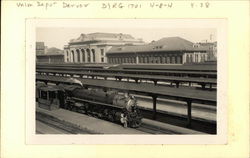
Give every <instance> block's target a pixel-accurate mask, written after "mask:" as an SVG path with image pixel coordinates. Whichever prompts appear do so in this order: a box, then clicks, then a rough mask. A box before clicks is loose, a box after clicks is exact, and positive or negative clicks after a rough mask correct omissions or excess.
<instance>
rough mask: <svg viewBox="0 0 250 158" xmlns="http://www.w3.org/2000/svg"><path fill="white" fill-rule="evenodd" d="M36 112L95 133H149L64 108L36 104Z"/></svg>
mask: <svg viewBox="0 0 250 158" xmlns="http://www.w3.org/2000/svg"><path fill="white" fill-rule="evenodd" d="M36 112H38V113H42V114H46V115H48V116H52V117H55V118H57V119H59V120H60V121H64V122H67V123H71V124H73V125H74V126H78V127H79V128H81V129H83V130H86V131H89V132H90V133H94V134H148V133H144V132H142V131H138V130H136V129H133V128H124V127H123V126H122V125H119V124H115V123H112V122H108V121H105V120H100V119H97V118H94V117H90V116H87V115H84V114H80V113H76V112H71V111H68V110H64V109H58V110H53V111H49V110H45V109H42V108H39V107H38V106H36Z"/></svg>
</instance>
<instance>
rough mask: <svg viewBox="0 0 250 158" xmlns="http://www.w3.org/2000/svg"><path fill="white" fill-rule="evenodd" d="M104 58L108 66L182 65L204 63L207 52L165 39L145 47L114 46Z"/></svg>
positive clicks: (182, 41) (188, 44)
mask: <svg viewBox="0 0 250 158" xmlns="http://www.w3.org/2000/svg"><path fill="white" fill-rule="evenodd" d="M106 56H107V60H108V63H110V64H123V63H130V64H147V63H149V64H184V63H199V62H204V61H206V60H207V50H206V48H205V47H203V46H201V45H199V44H195V43H192V42H190V41H188V40H186V39H183V38H180V37H167V38H162V39H160V40H158V41H153V42H151V43H149V44H145V45H137V46H115V47H112V48H111V49H110V50H109V51H108V52H107V53H106Z"/></svg>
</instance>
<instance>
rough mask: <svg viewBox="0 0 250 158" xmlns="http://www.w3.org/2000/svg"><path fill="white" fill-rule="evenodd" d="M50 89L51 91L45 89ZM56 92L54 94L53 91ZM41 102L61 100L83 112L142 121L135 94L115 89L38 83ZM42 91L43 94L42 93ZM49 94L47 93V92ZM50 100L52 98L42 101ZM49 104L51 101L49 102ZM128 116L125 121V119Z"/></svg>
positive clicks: (131, 123) (63, 104)
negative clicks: (107, 89) (122, 92)
mask: <svg viewBox="0 0 250 158" xmlns="http://www.w3.org/2000/svg"><path fill="white" fill-rule="evenodd" d="M52 89H54V91H52ZM44 90H50V92H49V93H45V92H43V91H44ZM52 93H54V94H52ZM37 94H38V95H37V97H38V104H45V103H46V104H49V103H51V106H52V103H53V106H54V104H55V103H58V104H59V107H60V108H64V109H68V110H71V111H75V112H79V113H84V114H87V115H91V116H94V117H97V118H101V119H105V120H109V121H111V122H116V123H124V125H125V124H126V125H127V126H128V127H132V128H136V127H139V126H140V125H141V119H142V116H141V114H140V111H139V109H138V106H137V101H136V99H135V98H134V96H131V95H128V94H126V93H125V94H119V93H118V92H116V91H107V92H105V91H103V90H102V89H87V88H83V87H82V86H80V85H66V84H59V85H58V86H51V85H50V86H48V88H44V86H43V87H42V88H41V87H37ZM40 94H43V96H41V95H40ZM46 94H48V96H44V95H46ZM44 99H47V100H50V101H49V102H48V101H47V102H46V101H43V100H44ZM47 106H50V105H47ZM124 120H125V121H124Z"/></svg>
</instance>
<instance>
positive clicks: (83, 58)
mask: <svg viewBox="0 0 250 158" xmlns="http://www.w3.org/2000/svg"><path fill="white" fill-rule="evenodd" d="M81 52H82V62H85V50H84V49H81Z"/></svg>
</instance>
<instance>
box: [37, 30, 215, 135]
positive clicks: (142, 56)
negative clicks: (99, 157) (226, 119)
mask: <svg viewBox="0 0 250 158" xmlns="http://www.w3.org/2000/svg"><path fill="white" fill-rule="evenodd" d="M216 31H217V30H216V28H167V29H165V28H159V29H157V28H156V29H153V28H141V29H140V28H135V29H133V28H129V29H127V28H118V29H116V28H81V27H79V28H51V27H41V28H36V47H35V48H36V50H35V51H36V70H35V71H36V117H35V119H36V134H127V135H130V134H144V135H145V134H146V135H155V134H166V135H172V134H178V135H179V134H197V135H204V134H216V133H217V132H216V124H217V119H216V114H217V108H216V104H217V99H216V94H217V53H219V52H217V32H216Z"/></svg>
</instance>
